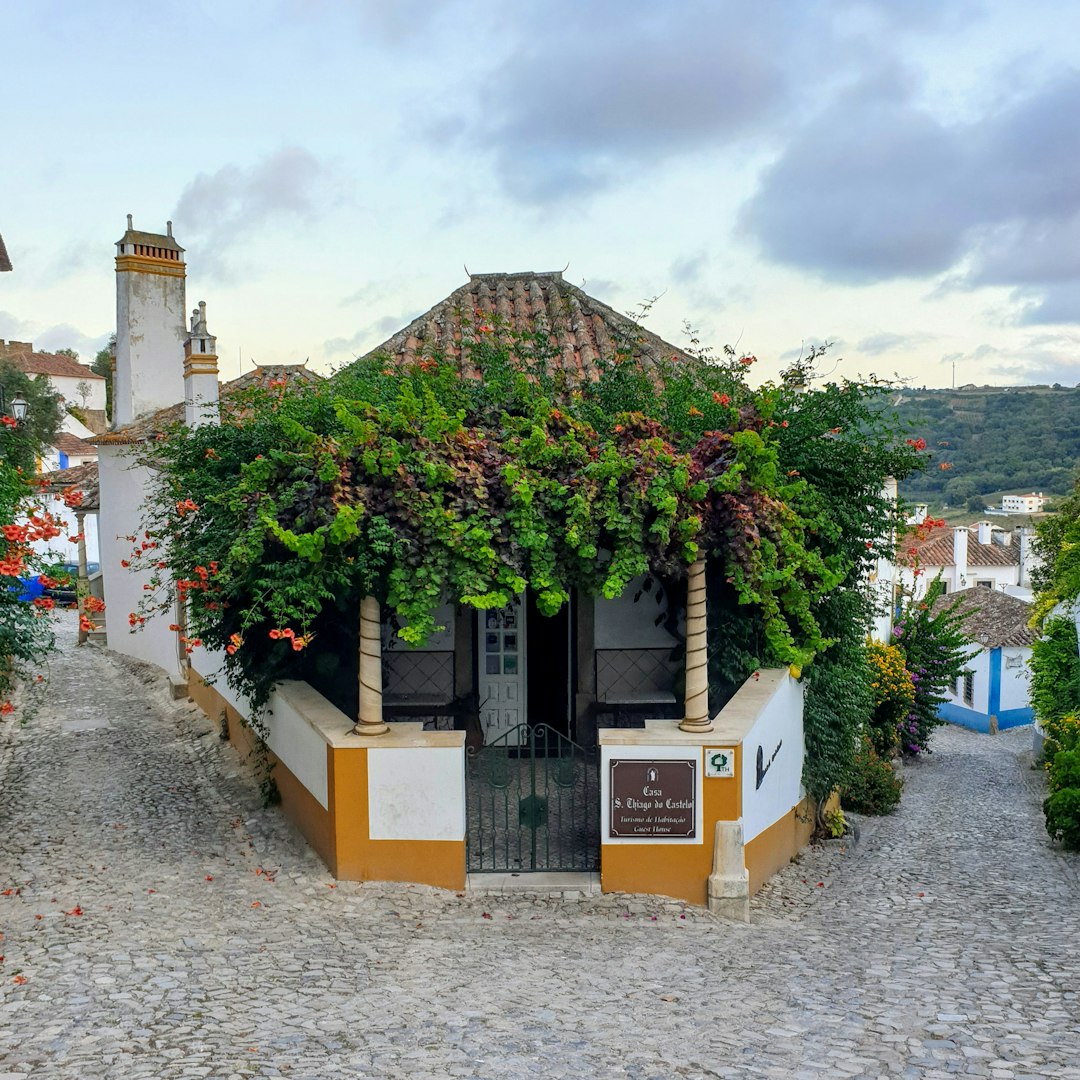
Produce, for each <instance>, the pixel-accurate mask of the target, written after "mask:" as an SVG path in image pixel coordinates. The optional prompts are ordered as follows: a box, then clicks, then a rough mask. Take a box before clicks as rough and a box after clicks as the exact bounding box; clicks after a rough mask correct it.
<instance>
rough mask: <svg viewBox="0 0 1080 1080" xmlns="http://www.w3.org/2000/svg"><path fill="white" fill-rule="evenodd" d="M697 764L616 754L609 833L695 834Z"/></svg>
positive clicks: (663, 837) (664, 837) (666, 836)
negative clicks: (619, 756) (640, 758)
mask: <svg viewBox="0 0 1080 1080" xmlns="http://www.w3.org/2000/svg"><path fill="white" fill-rule="evenodd" d="M697 764H698V763H697V762H696V761H693V760H685V761H684V760H670V759H669V760H653V761H649V760H645V761H643V760H639V759H627V758H613V759H612V760H611V773H610V776H611V784H610V786H609V791H610V799H611V806H610V808H609V809H610V826H609V828H608V836H609V837H619V838H626V837H632V838H635V839H638V840H643V839H653V840H671V839H675V838H679V839H685V838H686V837H693V836H695V835H696V832H695V829H696V823H697V805H696V797H697Z"/></svg>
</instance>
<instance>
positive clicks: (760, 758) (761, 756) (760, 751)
mask: <svg viewBox="0 0 1080 1080" xmlns="http://www.w3.org/2000/svg"><path fill="white" fill-rule="evenodd" d="M783 745H784V740H783V739H781V740H780V741H779V742H778V743H777V744H776V749H775V750H774V751H773V752H772V757H771V758H769V760H768V761H767V762H766V760H765V748H764V747H763V746H759V747H758V748H757V783H756V784H755V785H754V790H755V791H757V789H758V788H760V787H761V782H762V781H763V780H764V779H765V774H766V773H767V772H768V771H769V770H770V769H771V768H772V763H773V762H774V761H775V760H776V755H777V754H779V753H780V747H781V746H783Z"/></svg>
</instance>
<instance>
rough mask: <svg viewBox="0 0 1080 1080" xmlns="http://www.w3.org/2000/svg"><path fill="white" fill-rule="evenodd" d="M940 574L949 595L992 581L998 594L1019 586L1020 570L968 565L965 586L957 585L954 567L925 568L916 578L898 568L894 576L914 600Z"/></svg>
mask: <svg viewBox="0 0 1080 1080" xmlns="http://www.w3.org/2000/svg"><path fill="white" fill-rule="evenodd" d="M939 571H940V572H941V580H942V581H943V582H945V584H946V586H947V588H948V591H949V592H950V593H954V592H959V591H960V590H961V589H969V588H972V587H974V585H975V583H976V582H977V581H984V580H988V581H992V582H993V583H994V588H995V589H997V590H998V591H999V592H1000V591H1001V587H1002V586H1003V585H1005V586H1011V585H1019V584H1020V568H1019V567H1018V566H978V565H973V564H969V566H968V568H967V573H966V574H965V575H964V580H965V582H966V584H964V585H961V584H960V583H959V575H958V574H957V573H956V567H955V566H926V567H924V572H923V573H922V574H920V575H919V576H918V577H916V576H915V575H914V573H913V572H912V571H911V569H910V568H908V567H906V566H900V567H897V568H896V576H897V579H898V581H899V582H900V584H901V586H902V587H903V589H904V590H905V591H906V592H908V593H910V594H912V595H913V596H914V598H915V599H916V600H918V599H920V598H921V597H923V596H925V595H926V587H927V585H928V584H929V583H930V582H931V581H933V580H934V578H935V577H937V575H938V572H939Z"/></svg>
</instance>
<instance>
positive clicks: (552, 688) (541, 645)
mask: <svg viewBox="0 0 1080 1080" xmlns="http://www.w3.org/2000/svg"><path fill="white" fill-rule="evenodd" d="M525 603H526V605H527V609H526V617H525V650H526V652H525V656H526V668H525V670H526V678H527V689H526V694H527V704H528V709H527V711H526V716H527V717H528V721H529V723H530V724H531V725H536V724H546V725H547V726H548V727H549V728H551V729H552V730H553V731H557V732H558V733H559V734H560V735H565V736H566V737H567V738H571V737H572V736H571V732H570V685H571V684H570V675H571V671H570V655H571V651H572V642H571V640H570V625H571V624H570V607H571V605H570V604H563V606H562V608H561V609H560V610H559V611H558V612H557V613H556V614H554V615H541V614H540V611H539V610H538V608H537V606H536V597H535V596H534V595H533V594H532V592H528V593H526V596H525Z"/></svg>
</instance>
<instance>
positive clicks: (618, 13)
mask: <svg viewBox="0 0 1080 1080" xmlns="http://www.w3.org/2000/svg"><path fill="white" fill-rule="evenodd" d="M1077 40H1080V4H1072V3H1064V2H1062V0H1026V2H1025V3H1023V4H1017V3H1015V2H1000V3H994V2H979V0H819V2H816V3H806V2H804V0H785V2H780V0H712V2H708V0H699V2H693V0H685V2H684V0H663V2H658V0H517V2H515V3H509V4H503V5H494V4H491V3H479V2H475V0H442V2H434V0H433V2H424V0H253V2H230V0H213V2H209V0H206V2H199V0H154V2H153V3H147V2H146V0H112V2H104V0H97V2H95V0H34V2H33V3H22V4H18V3H14V2H12V3H3V4H0V41H3V42H4V50H3V55H4V60H3V67H4V75H5V85H6V86H7V87H8V92H7V94H6V95H5V96H6V101H7V104H6V105H5V107H4V123H3V131H4V138H5V151H6V152H5V154H4V168H3V171H2V173H0V233H2V235H3V237H4V239H5V241H6V243H7V247H8V251H9V253H10V255H11V258H12V261H13V263H14V265H15V271H14V272H13V273H10V274H3V275H0V337H4V338H12V337H14V338H19V339H22V340H29V339H32V340H33V341H34V342H35V345H37V346H38V347H39V348H49V349H55V348H60V347H63V346H65V345H71V346H74V347H75V348H77V349H78V350H79V351H80V352H81V353H83V354H84V355H92V354H93V352H94V350H95V349H96V348H98V347H99V346H100V344H101V343H102V342H103V341H104V340H105V338H106V337H107V335H108V333H109V332H110V330H111V329H112V328H113V325H114V322H115V292H114V289H115V285H114V275H113V263H112V259H113V255H114V254H115V249H114V248H113V244H114V242H115V241H116V240H117V239H118V238H119V237H120V235H121V234H122V232H123V229H124V222H125V217H124V216H125V214H127V213H132V214H133V215H134V218H135V224H136V227H138V228H143V229H147V230H152V231H163V229H164V224H165V221H166V219H168V218H171V219H172V220H173V221H174V223H175V225H174V228H175V234H176V237H177V239H178V240H179V242H180V243H181V244H182V245H183V246H184V247H185V248H186V249H187V263H188V300H189V305H194V303H195V302H196V301H197V300H200V299H205V300H206V301H207V302H208V305H209V317H210V319H209V321H210V328H211V330H212V331H213V332H214V333H216V334H217V335H218V340H219V349H220V352H221V355H222V357H223V363H222V372H223V375H225V376H226V377H231V376H233V375H235V374H237V373H238V372H239V370H240V364H241V363H244V364H245V365H247V364H250V362H251V361H252V360H255V361H259V362H263V363H280V362H291V361H296V360H302V359H304V358H305V357H308V358H310V361H311V363H312V364H313V365H314V366H316V367H318V368H320V369H326V368H330V367H333V366H336V365H339V364H341V363H344V362H346V361H347V360H349V359H351V358H352V356H354V355H356V354H357V353H359V352H363V351H365V350H366V349H369V348H371V347H373V346H375V345H377V344H379V343H380V342H381V341H383V340H384V339H385V338H386V337H388V336H389V335H390V334H391V333H392V332H393V331H394V330H396V329H398V328H400V327H401V326H403V325H404V324H405V323H406V322H408V321H409V320H410V319H411V318H413V317H414V316H416V315H418V314H420V313H421V312H422V311H424V310H426V309H427V308H428V307H430V306H432V305H433V304H435V303H437V302H438V301H439V300H441V299H442V298H443V297H445V296H446V295H447V294H448V293H449V292H451V291H452V290H453V289H455V288H456V287H457V286H459V285H461V284H462V283H463V282H464V281H465V269H464V268H465V267H466V266H467V267H468V268H469V269H470V270H472V271H474V272H476V271H496V270H500V271H513V270H526V269H531V270H550V269H561V268H563V267H567V269H566V274H565V276H566V277H567V279H568V280H570V281H572V282H574V283H575V284H578V285H581V286H583V287H584V288H585V289H586V291H588V292H590V293H592V294H593V295H595V296H597V297H598V298H600V299H602V300H604V301H606V302H608V303H610V304H611V305H612V306H614V307H616V308H618V309H620V310H624V311H627V310H630V309H633V308H635V307H637V306H638V305H639V304H640V303H641V302H642V301H646V300H649V299H652V298H658V299H657V300H656V303H655V304H654V305H653V306H652V311H651V314H650V316H649V322H648V325H649V326H650V327H651V328H652V329H653V330H655V331H656V332H657V333H660V334H662V335H663V336H664V337H666V338H667V339H668V340H670V341H672V342H674V343H676V344H685V343H686V340H687V339H686V336H685V332H684V324H687V323H689V324H690V325H691V326H692V327H693V328H695V330H696V332H697V334H698V336H699V337H700V338H701V339H702V340H703V341H704V342H706V343H709V344H711V345H713V346H715V347H717V348H719V347H720V346H722V345H723V344H725V343H732V344H737V345H738V347H739V348H740V349H744V350H747V351H752V352H754V353H755V354H756V355H757V356H758V357H759V358H760V360H761V365H760V369H759V370H760V373H761V375H762V376H763V377H769V376H771V375H774V374H775V373H776V372H777V371H779V369H780V368H781V367H782V366H784V365H785V364H786V362H788V361H790V359H791V358H792V357H794V356H797V355H798V354H799V351H800V349H805V348H808V347H809V346H810V345H812V344H815V343H818V342H822V341H826V340H827V341H831V342H834V343H835V345H834V348H833V350H832V355H833V356H834V357H836V358H838V360H839V362H838V365H837V368H836V372H837V374H840V375H852V376H854V375H855V374H858V373H862V374H866V373H870V372H874V373H877V374H880V375H889V374H892V373H899V374H900V375H901V376H903V377H906V378H909V379H911V380H912V381H913V382H914V383H915V384H917V385H922V384H926V385H930V386H947V385H949V384H950V382H951V380H952V378H953V372H954V368H955V377H956V382H957V384H958V385H960V384H963V383H966V382H976V383H1002V384H1010V383H1022V382H1055V381H1056V382H1062V383H1065V384H1067V385H1072V384H1075V383H1077V382H1080V348H1078V346H1080V61H1078V60H1077V55H1078V54H1077V52H1076V42H1077ZM839 358H842V359H839Z"/></svg>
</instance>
